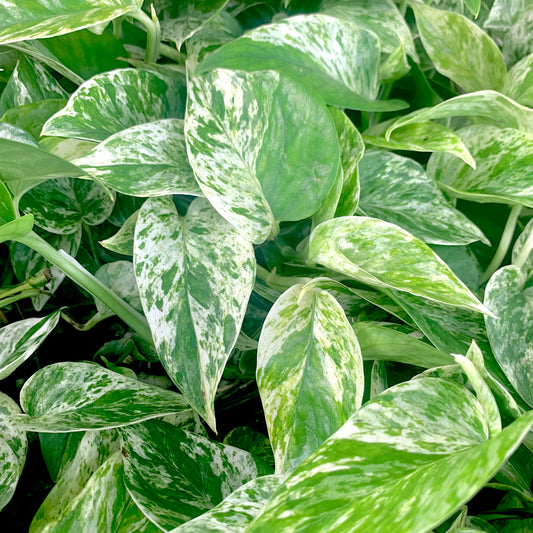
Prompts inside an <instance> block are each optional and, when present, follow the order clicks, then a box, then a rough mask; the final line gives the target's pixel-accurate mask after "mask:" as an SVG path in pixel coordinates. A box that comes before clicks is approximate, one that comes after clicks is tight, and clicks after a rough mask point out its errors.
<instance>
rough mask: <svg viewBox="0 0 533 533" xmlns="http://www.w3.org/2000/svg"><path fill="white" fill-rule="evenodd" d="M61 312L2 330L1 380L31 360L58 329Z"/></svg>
mask: <svg viewBox="0 0 533 533" xmlns="http://www.w3.org/2000/svg"><path fill="white" fill-rule="evenodd" d="M60 313H61V311H60V310H58V311H55V312H54V313H52V314H51V315H48V316H46V317H44V318H26V319H25V320H19V321H18V322H13V323H12V324H9V325H7V326H4V327H3V328H1V329H0V379H4V378H6V377H7V376H9V375H10V374H11V373H12V372H13V371H14V370H15V369H16V368H18V367H19V366H20V365H21V364H22V363H24V361H26V360H27V359H29V358H30V357H31V356H32V355H33V353H34V352H35V350H37V348H38V347H39V346H40V345H41V344H42V342H43V341H44V339H46V337H47V336H48V334H49V333H50V332H51V331H52V330H53V329H54V328H55V327H56V325H57V323H58V321H59V316H60Z"/></svg>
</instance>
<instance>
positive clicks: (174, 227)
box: [134, 198, 255, 429]
mask: <svg viewBox="0 0 533 533" xmlns="http://www.w3.org/2000/svg"><path fill="white" fill-rule="evenodd" d="M134 264H135V274H136V276H137V284H138V286H139V291H140V294H141V301H142V303H143V308H144V310H145V313H146V318H147V319H148V323H149V324H150V328H151V330H152V334H153V336H154V342H155V345H156V348H157V352H158V355H159V358H160V360H161V362H162V363H163V366H164V367H165V369H166V371H167V373H168V374H169V376H170V378H171V379H172V381H173V382H174V383H175V384H176V386H177V387H178V388H179V389H180V390H181V391H182V392H183V394H184V395H185V396H186V398H187V399H188V400H189V402H190V403H191V405H192V406H193V407H194V408H195V409H196V410H197V411H198V413H199V414H200V415H201V416H202V417H203V418H204V419H205V420H206V421H207V422H208V424H209V425H210V426H211V428H213V429H215V427H216V422H215V413H214V399H215V393H216V389H217V386H218V383H219V381H220V378H221V377H222V372H223V370H224V366H225V364H226V361H227V359H228V357H229V355H230V352H231V350H232V349H233V346H234V345H235V341H236V340H237V336H238V334H239V331H240V329H241V324H242V321H243V318H244V313H245V311H246V304H247V302H248V298H249V297H250V293H251V291H252V287H253V282H254V277H255V257H254V252H253V247H252V245H251V244H250V243H249V242H247V241H246V240H245V239H244V238H243V237H242V236H241V235H240V234H239V233H238V232H237V231H236V230H235V229H234V228H233V227H231V226H230V225H229V224H228V223H226V222H225V221H224V219H223V218H222V217H220V216H219V215H218V214H217V213H216V211H215V210H214V209H213V208H212V207H211V206H210V205H209V203H208V202H207V201H206V200H204V199H200V198H199V199H196V200H194V201H193V203H192V204H191V205H190V207H189V210H188V212H187V216H186V217H183V218H182V217H180V216H178V213H177V211H176V207H175V205H174V204H173V202H172V200H171V199H170V198H152V199H150V200H148V201H147V202H146V203H145V204H144V205H143V207H142V208H141V211H140V213H139V218H138V220H137V225H136V228H135V249H134Z"/></svg>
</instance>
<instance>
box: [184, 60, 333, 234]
mask: <svg viewBox="0 0 533 533" xmlns="http://www.w3.org/2000/svg"><path fill="white" fill-rule="evenodd" d="M190 85H191V86H190V89H189V100H188V104H187V117H186V119H185V136H186V139H187V148H188V152H189V159H190V162H191V165H192V167H193V169H194V173H195V175H196V178H197V180H198V183H199V185H200V188H201V189H202V192H203V193H204V194H205V196H206V197H207V198H208V200H209V201H210V202H211V203H212V205H213V206H214V207H215V209H216V210H217V211H218V212H219V213H220V214H221V215H222V216H223V217H224V218H225V219H226V220H228V221H229V222H230V223H231V224H233V225H234V226H235V227H237V228H238V229H239V231H240V232H241V233H243V234H244V235H246V237H248V239H250V240H251V241H253V242H256V243H260V242H263V241H264V240H265V239H266V238H267V237H268V236H269V235H270V234H275V233H276V232H277V222H279V221H282V220H300V219H303V218H307V217H309V216H311V215H312V214H313V213H314V212H315V211H317V210H318V209H319V207H320V205H321V203H322V201H323V200H324V198H325V197H326V196H327V194H328V193H329V191H330V189H331V187H332V186H333V184H334V182H335V178H336V176H337V168H338V165H339V143H338V140H337V132H336V130H335V126H334V124H333V120H332V118H331V115H330V114H329V113H328V111H327V108H326V107H325V106H324V104H323V102H322V101H321V100H320V98H319V97H318V96H316V94H314V93H311V92H308V91H307V89H305V88H304V87H303V86H302V85H300V84H299V83H298V82H296V81H295V80H293V79H292V78H288V77H284V76H282V75H280V74H278V73H277V72H274V71H266V72H252V73H247V72H232V71H229V70H223V69H219V70H215V71H212V72H210V73H208V74H207V75H205V76H200V77H195V78H193V79H192V80H191V84H190Z"/></svg>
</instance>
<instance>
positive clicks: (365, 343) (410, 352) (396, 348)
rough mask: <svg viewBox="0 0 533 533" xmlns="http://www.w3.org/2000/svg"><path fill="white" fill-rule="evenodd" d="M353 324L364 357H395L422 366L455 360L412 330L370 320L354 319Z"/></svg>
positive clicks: (371, 358) (433, 365) (383, 358)
mask: <svg viewBox="0 0 533 533" xmlns="http://www.w3.org/2000/svg"><path fill="white" fill-rule="evenodd" d="M352 327H353V329H354V331H355V335H356V336H357V340H358V341H359V345H360V347H361V353H362V354H363V359H364V360H374V361H376V360H377V361H396V362H398V363H404V364H408V365H416V366H421V367H423V368H432V367H435V366H443V365H451V364H454V360H453V358H452V357H450V356H449V355H448V354H447V353H444V352H441V351H440V350H437V349H435V348H433V346H431V345H430V344H427V343H425V342H423V341H421V340H419V339H418V338H417V337H415V335H414V333H413V334H412V335H407V334H405V333H402V332H401V331H397V330H395V329H394V328H393V327H392V326H389V327H387V326H382V325H377V324H374V323H372V322H356V323H354V324H353V326H352Z"/></svg>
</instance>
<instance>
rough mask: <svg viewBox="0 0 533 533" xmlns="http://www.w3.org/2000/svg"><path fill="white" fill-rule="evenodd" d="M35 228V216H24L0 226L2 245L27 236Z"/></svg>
mask: <svg viewBox="0 0 533 533" xmlns="http://www.w3.org/2000/svg"><path fill="white" fill-rule="evenodd" d="M32 228H33V215H24V216H23V217H19V218H16V219H15V220H12V221H11V222H7V223H6V224H2V225H1V226H0V243H1V242H5V241H10V240H12V239H17V238H18V237H23V236H24V235H27V234H28V233H29V232H30V231H31V230H32Z"/></svg>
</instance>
